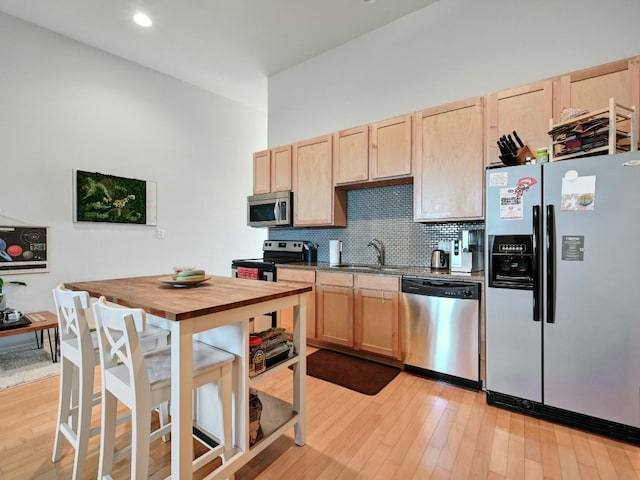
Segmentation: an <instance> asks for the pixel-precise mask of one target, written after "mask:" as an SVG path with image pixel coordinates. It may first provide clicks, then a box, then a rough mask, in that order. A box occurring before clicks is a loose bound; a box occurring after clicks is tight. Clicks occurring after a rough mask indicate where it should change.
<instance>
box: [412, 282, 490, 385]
mask: <svg viewBox="0 0 640 480" xmlns="http://www.w3.org/2000/svg"><path fill="white" fill-rule="evenodd" d="M479 331H480V284H478V283H473V282H458V281H449V280H445V281H441V280H434V279H425V278H417V277H403V278H402V357H403V358H402V360H403V363H404V364H405V370H407V371H410V372H413V373H418V374H421V375H425V376H429V377H434V378H438V379H441V380H445V381H447V382H450V383H454V384H457V385H461V386H466V387H470V388H475V389H480V388H481V387H482V384H481V382H480V342H479Z"/></svg>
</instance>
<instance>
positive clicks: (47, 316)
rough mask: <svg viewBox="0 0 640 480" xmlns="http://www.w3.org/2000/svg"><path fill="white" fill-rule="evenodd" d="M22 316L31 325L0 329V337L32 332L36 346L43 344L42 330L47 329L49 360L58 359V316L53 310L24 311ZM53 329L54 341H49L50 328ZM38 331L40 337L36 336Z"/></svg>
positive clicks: (39, 346)
mask: <svg viewBox="0 0 640 480" xmlns="http://www.w3.org/2000/svg"><path fill="white" fill-rule="evenodd" d="M24 318H26V319H28V320H30V321H31V325H26V326H24V327H18V328H12V329H9V330H2V331H0V337H8V336H10V335H20V334H22V333H29V332H34V333H35V335H36V345H37V346H38V348H42V347H43V346H44V343H43V340H44V331H45V330H46V331H47V337H48V338H49V348H50V349H51V361H52V362H57V361H58V344H59V343H60V339H59V336H58V317H57V316H56V314H55V313H53V312H46V311H43V312H32V313H25V314H24ZM52 328H53V329H54V341H53V344H52V342H51V330H50V329H52ZM38 332H40V338H38Z"/></svg>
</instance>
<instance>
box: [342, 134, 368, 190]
mask: <svg viewBox="0 0 640 480" xmlns="http://www.w3.org/2000/svg"><path fill="white" fill-rule="evenodd" d="M334 142H335V144H334V145H335V151H334V157H333V174H334V177H335V178H334V182H335V184H336V185H343V184H349V183H353V182H366V181H367V180H369V126H368V125H363V126H361V127H355V128H350V129H348V130H341V131H340V132H337V133H336V134H335V135H334Z"/></svg>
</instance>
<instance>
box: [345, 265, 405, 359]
mask: <svg viewBox="0 0 640 480" xmlns="http://www.w3.org/2000/svg"><path fill="white" fill-rule="evenodd" d="M354 313H355V315H354V320H355V324H354V327H355V328H354V336H355V344H354V347H355V348H356V350H362V351H365V352H370V353H375V354H378V355H384V356H386V357H391V358H394V359H400V277H392V276H381V275H356V282H355V289H354Z"/></svg>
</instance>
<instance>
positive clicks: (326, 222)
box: [292, 135, 347, 227]
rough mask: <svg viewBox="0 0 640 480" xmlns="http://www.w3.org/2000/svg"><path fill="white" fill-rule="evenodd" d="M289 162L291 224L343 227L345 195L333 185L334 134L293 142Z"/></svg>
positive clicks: (345, 205) (345, 206) (345, 222)
mask: <svg viewBox="0 0 640 480" xmlns="http://www.w3.org/2000/svg"><path fill="white" fill-rule="evenodd" d="M292 163H293V192H294V194H293V204H294V207H293V215H294V222H293V224H294V226H296V227H309V226H340V227H344V226H345V225H346V224H347V215H346V214H347V197H346V192H345V191H339V190H336V189H335V188H334V187H333V177H332V163H333V136H332V135H325V136H322V137H317V138H312V139H310V140H305V141H302V142H298V143H295V144H294V145H293V162H292Z"/></svg>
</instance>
